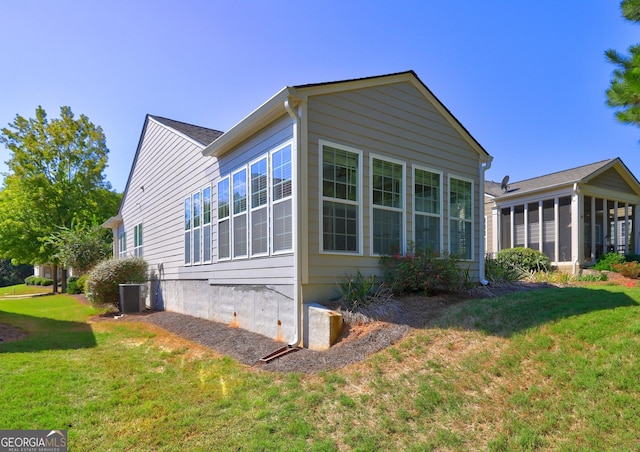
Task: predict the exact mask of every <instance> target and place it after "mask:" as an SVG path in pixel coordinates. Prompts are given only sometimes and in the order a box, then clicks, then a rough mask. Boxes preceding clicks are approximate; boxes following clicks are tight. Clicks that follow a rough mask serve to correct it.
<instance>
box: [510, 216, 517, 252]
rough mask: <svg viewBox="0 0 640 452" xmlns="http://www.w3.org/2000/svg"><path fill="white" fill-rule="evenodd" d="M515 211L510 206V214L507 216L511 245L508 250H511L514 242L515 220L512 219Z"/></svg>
mask: <svg viewBox="0 0 640 452" xmlns="http://www.w3.org/2000/svg"><path fill="white" fill-rule="evenodd" d="M514 211H515V207H514V206H511V214H510V215H509V229H511V243H510V244H509V248H513V247H514V246H515V241H516V231H515V223H516V221H515V218H514V213H515V212H514Z"/></svg>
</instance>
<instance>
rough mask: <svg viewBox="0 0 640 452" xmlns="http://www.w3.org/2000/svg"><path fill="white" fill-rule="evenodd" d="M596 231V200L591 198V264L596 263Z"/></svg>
mask: <svg viewBox="0 0 640 452" xmlns="http://www.w3.org/2000/svg"><path fill="white" fill-rule="evenodd" d="M597 232H598V230H597V229H596V198H595V197H593V196H592V197H591V262H595V261H596V246H597V244H598V243H597V242H598V238H597Z"/></svg>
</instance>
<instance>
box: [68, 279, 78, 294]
mask: <svg viewBox="0 0 640 452" xmlns="http://www.w3.org/2000/svg"><path fill="white" fill-rule="evenodd" d="M67 293H68V294H72V295H74V294H79V293H81V290H80V288H79V287H78V277H77V276H69V279H67Z"/></svg>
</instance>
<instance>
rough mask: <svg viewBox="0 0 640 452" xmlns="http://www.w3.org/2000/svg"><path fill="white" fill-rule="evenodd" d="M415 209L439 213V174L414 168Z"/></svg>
mask: <svg viewBox="0 0 640 452" xmlns="http://www.w3.org/2000/svg"><path fill="white" fill-rule="evenodd" d="M415 209H416V211H417V212H425V213H433V214H436V215H437V214H440V174H438V173H432V172H429V171H424V170H420V169H416V170H415Z"/></svg>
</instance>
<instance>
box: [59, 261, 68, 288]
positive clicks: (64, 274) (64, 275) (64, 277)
mask: <svg viewBox="0 0 640 452" xmlns="http://www.w3.org/2000/svg"><path fill="white" fill-rule="evenodd" d="M68 272H69V270H67V268H66V267H62V281H60V284H61V285H62V288H61V290H62V293H67V279H68V277H67V274H68Z"/></svg>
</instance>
